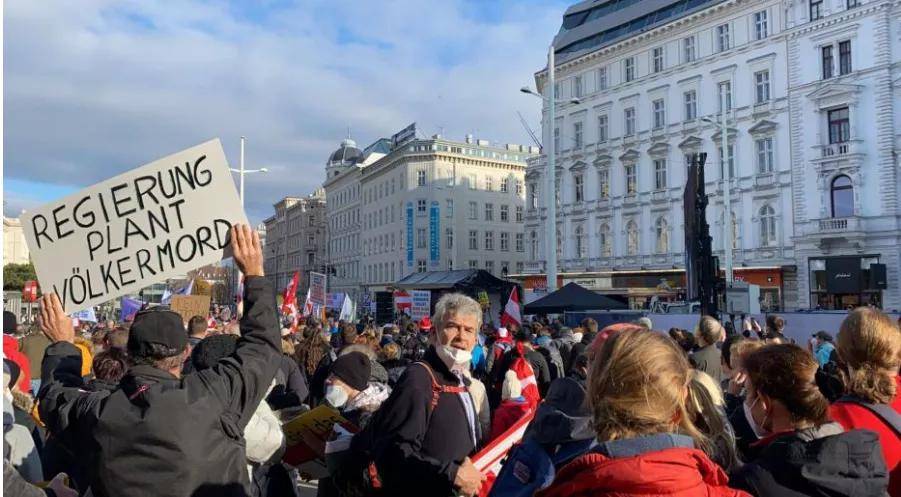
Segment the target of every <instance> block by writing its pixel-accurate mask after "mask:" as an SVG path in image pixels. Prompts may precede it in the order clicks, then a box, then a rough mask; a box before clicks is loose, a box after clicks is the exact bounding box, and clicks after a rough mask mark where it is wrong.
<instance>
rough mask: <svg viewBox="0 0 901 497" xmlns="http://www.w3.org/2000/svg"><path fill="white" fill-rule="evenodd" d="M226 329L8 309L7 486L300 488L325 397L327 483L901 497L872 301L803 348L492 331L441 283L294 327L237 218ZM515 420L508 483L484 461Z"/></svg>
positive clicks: (538, 329) (555, 494) (448, 489)
mask: <svg viewBox="0 0 901 497" xmlns="http://www.w3.org/2000/svg"><path fill="white" fill-rule="evenodd" d="M232 249H233V252H234V257H235V261H236V263H237V264H238V266H239V268H240V269H241V271H242V272H243V274H244V275H245V293H244V310H243V315H242V317H241V319H240V321H239V322H237V321H235V322H228V323H220V324H218V325H216V326H210V325H211V323H210V321H209V318H208V317H202V316H197V317H194V318H192V319H191V320H190V321H189V322H188V323H184V322H183V320H182V317H181V316H180V315H179V314H176V313H174V312H172V311H169V310H168V309H167V308H166V307H165V306H159V307H154V308H150V309H146V310H143V311H141V312H139V313H138V314H137V315H136V316H135V317H134V319H133V320H132V321H130V322H127V323H115V322H111V323H101V324H97V325H93V326H88V327H86V328H82V327H78V329H76V327H75V326H73V321H72V319H71V318H70V317H69V316H67V315H66V314H65V313H64V311H63V309H62V306H61V305H60V303H59V300H58V299H57V298H56V296H55V295H53V294H48V295H44V296H43V297H42V299H41V313H40V317H39V319H38V323H37V324H36V325H35V326H34V327H33V329H32V330H31V332H30V333H25V334H24V336H22V334H21V333H19V329H18V328H19V327H18V326H17V324H16V323H15V317H14V316H12V315H10V314H4V346H3V351H4V375H5V378H4V379H5V382H4V386H5V398H6V401H5V402H4V479H3V480H4V492H5V493H6V494H7V495H23V496H32V495H36V496H44V495H54V496H75V495H91V496H96V497H107V496H130V495H141V496H147V495H159V496H198V497H203V496H214V495H215V496H241V497H245V496H254V497H256V496H273V497H274V496H289V495H297V483H298V480H299V479H303V478H304V477H306V475H304V474H303V473H302V472H301V471H298V470H297V469H296V468H293V467H291V466H290V465H288V464H286V463H285V462H284V461H283V456H284V454H285V452H286V450H287V448H288V447H287V445H288V444H289V441H288V440H287V437H286V435H285V433H284V431H283V425H284V423H285V422H286V421H288V420H291V419H294V418H295V417H296V416H298V415H299V414H302V413H304V412H306V411H308V410H310V409H311V408H315V407H317V406H322V405H325V406H328V407H329V408H331V409H334V410H335V411H337V413H338V414H340V417H341V418H343V420H344V422H343V423H338V424H335V426H334V427H333V429H332V433H331V435H330V436H329V439H328V441H327V442H326V444H325V450H324V460H325V466H326V470H327V475H326V476H322V477H320V478H319V479H318V482H317V484H318V493H319V495H322V496H328V497H331V496H336V497H365V496H385V497H387V496H391V497H394V496H400V497H403V496H452V495H453V496H466V497H469V496H475V495H486V494H487V493H488V490H487V489H489V488H490V489H491V490H490V495H492V496H497V497H505V496H513V495H516V496H526V495H529V496H531V495H535V496H538V497H578V496H601V495H611V496H612V495H616V496H632V495H635V496H637V495H669V496H675V497H678V496H702V495H711V496H714V495H717V496H719V495H721V496H747V495H752V496H758V497H771V496H827V495H828V496H855V497H858V496H862V497H869V496H873V497H876V496H880V497H881V496H884V495H891V496H901V414H899V413H901V395H899V393H898V392H899V388H901V377H899V367H901V329H899V325H898V323H896V322H893V321H892V320H891V319H890V318H889V317H887V316H886V315H884V314H882V313H881V312H879V311H878V310H875V309H871V308H861V309H857V310H854V311H852V312H849V314H848V316H847V318H846V319H845V320H844V322H843V323H842V325H841V327H840V329H839V330H837V334H836V335H835V336H834V337H833V335H832V334H830V333H829V332H827V331H818V332H817V333H815V334H812V335H811V340H810V342H808V343H806V344H795V343H792V342H791V340H789V339H787V338H786V337H785V335H784V333H783V331H784V330H783V329H784V326H785V323H784V321H783V320H781V319H780V318H779V317H778V316H771V317H770V318H769V319H768V320H767V322H766V323H765V327H761V326H760V325H758V324H757V323H756V321H752V320H743V322H742V329H741V330H733V329H732V327H731V326H729V327H726V326H724V325H723V324H722V323H721V322H719V321H718V320H716V319H714V318H712V317H702V318H700V320H699V322H698V325H697V327H696V329H695V330H692V331H689V330H680V329H671V330H668V332H664V331H659V330H655V329H654V326H653V323H652V322H651V321H650V320H648V319H647V318H642V319H640V320H638V321H636V322H632V323H618V324H613V325H610V326H607V327H605V328H603V329H599V326H598V323H597V322H596V321H595V320H593V319H591V318H586V319H585V320H583V321H582V322H581V323H579V326H576V327H572V328H570V327H567V326H565V325H563V324H562V323H561V322H560V321H557V320H548V319H546V318H544V317H540V318H536V319H533V320H531V321H528V322H525V323H521V324H520V323H507V326H502V327H495V326H493V325H492V324H491V323H489V322H485V321H484V312H483V309H482V307H481V306H480V304H479V303H478V302H476V301H475V300H473V299H472V298H470V297H467V296H465V295H462V294H457V293H451V294H445V295H443V296H441V298H440V299H439V300H438V301H437V303H436V305H435V309H434V313H433V316H432V317H431V318H425V319H422V320H421V321H418V322H416V321H413V320H411V319H409V318H408V317H405V316H401V317H400V318H399V319H398V320H397V321H396V322H394V323H390V324H387V325H382V326H377V325H376V324H375V323H372V322H371V321H370V320H366V319H364V320H361V321H360V322H353V323H350V322H343V321H341V320H338V319H334V318H328V319H316V318H307V319H306V320H304V321H303V322H301V323H300V324H299V325H294V324H293V323H291V324H290V325H289V324H286V323H287V321H286V320H284V319H282V317H281V316H280V314H279V310H278V309H277V306H276V299H275V292H274V290H273V288H271V286H270V284H269V283H268V281H267V280H266V278H264V277H263V269H262V268H263V257H262V252H261V249H260V244H259V238H258V236H257V235H256V234H255V233H253V232H252V231H251V230H250V229H249V228H248V227H246V226H236V227H234V228H233V230H232ZM523 420H528V426H527V427H526V428H525V432H524V435H523V436H522V439H521V440H520V441H519V442H518V443H517V444H516V445H515V446H513V448H512V449H510V451H509V453H508V454H507V455H506V459H505V462H504V464H503V467H502V469H501V470H500V472H499V473H498V474H496V475H495V474H491V475H488V474H486V473H485V472H484V469H483V470H480V469H479V468H477V467H476V464H475V463H474V462H473V459H472V458H473V457H474V456H475V454H477V453H478V451H479V450H481V449H483V448H485V447H486V446H489V445H490V444H492V442H494V441H497V440H498V439H500V438H502V437H504V436H505V434H509V433H510V432H511V431H513V428H514V427H515V426H516V425H517V424H518V423H520V422H522V421H523Z"/></svg>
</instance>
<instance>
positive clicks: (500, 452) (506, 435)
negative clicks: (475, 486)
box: [472, 409, 535, 497]
mask: <svg viewBox="0 0 901 497" xmlns="http://www.w3.org/2000/svg"><path fill="white" fill-rule="evenodd" d="M534 417H535V411H534V410H531V409H530V410H529V411H528V412H526V414H525V415H524V416H523V417H521V418H520V419H519V420H518V421H517V422H516V423H514V424H513V426H511V427H510V428H507V431H505V432H503V433H502V434H501V435H500V436H498V437H497V438H496V439H494V440H492V441H491V442H490V443H489V444H488V445H487V446H485V448H483V449H482V450H480V451H479V452H478V453H477V454H476V455H474V456H472V464H473V466H475V467H476V469H477V470H479V472H480V473H482V474H483V475H485V477H486V479H485V481H484V482H483V483H482V488H481V489H480V490H479V494H478V495H479V497H487V496H488V495H489V493H490V492H491V488H492V486H493V485H494V481H495V480H496V479H497V476H498V475H499V474H500V472H501V469H502V468H503V462H504V458H505V457H506V456H507V453H509V452H510V449H512V448H513V446H514V445H516V444H518V443H519V442H520V440H522V437H523V435H525V433H526V428H528V426H529V423H531V422H532V419H533V418H534ZM517 483H519V484H521V482H517Z"/></svg>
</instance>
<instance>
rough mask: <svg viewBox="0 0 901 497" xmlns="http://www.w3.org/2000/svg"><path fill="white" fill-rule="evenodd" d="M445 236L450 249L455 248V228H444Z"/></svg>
mask: <svg viewBox="0 0 901 497" xmlns="http://www.w3.org/2000/svg"><path fill="white" fill-rule="evenodd" d="M444 238H445V239H446V240H447V244H446V247H447V248H448V249H453V248H454V229H453V228H446V229H445V230H444Z"/></svg>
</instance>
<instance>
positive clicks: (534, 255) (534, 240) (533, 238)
mask: <svg viewBox="0 0 901 497" xmlns="http://www.w3.org/2000/svg"><path fill="white" fill-rule="evenodd" d="M529 258H530V259H532V260H533V261H534V260H536V259H538V233H537V232H535V231H532V232H530V233H529Z"/></svg>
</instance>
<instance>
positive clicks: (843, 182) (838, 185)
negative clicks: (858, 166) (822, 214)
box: [831, 175, 854, 217]
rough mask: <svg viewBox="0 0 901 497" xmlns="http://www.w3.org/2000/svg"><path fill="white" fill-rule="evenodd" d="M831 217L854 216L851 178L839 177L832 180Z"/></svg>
mask: <svg viewBox="0 0 901 497" xmlns="http://www.w3.org/2000/svg"><path fill="white" fill-rule="evenodd" d="M831 192H832V217H851V216H853V215H854V186H853V185H852V184H851V178H849V177H847V176H845V175H841V176H836V177H835V179H834V180H832V189H831Z"/></svg>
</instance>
